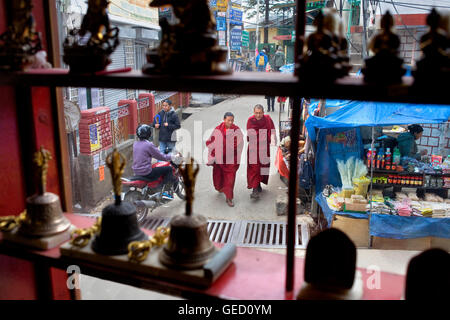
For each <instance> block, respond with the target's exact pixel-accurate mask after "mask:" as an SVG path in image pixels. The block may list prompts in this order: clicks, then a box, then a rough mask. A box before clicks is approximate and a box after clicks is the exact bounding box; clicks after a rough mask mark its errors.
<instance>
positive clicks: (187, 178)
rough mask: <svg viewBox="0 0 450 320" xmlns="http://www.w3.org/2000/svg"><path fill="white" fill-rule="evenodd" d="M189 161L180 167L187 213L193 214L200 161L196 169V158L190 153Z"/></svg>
mask: <svg viewBox="0 0 450 320" xmlns="http://www.w3.org/2000/svg"><path fill="white" fill-rule="evenodd" d="M187 158H188V161H187V162H185V164H184V167H181V166H180V168H179V170H180V172H181V175H182V176H183V182H184V187H185V190H186V215H187V216H190V215H192V202H193V200H194V189H195V177H196V176H197V174H198V171H199V170H200V167H199V165H198V163H196V165H197V166H196V168H195V170H194V159H193V158H191V157H190V155H188V157H187Z"/></svg>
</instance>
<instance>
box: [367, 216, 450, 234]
mask: <svg viewBox="0 0 450 320" xmlns="http://www.w3.org/2000/svg"><path fill="white" fill-rule="evenodd" d="M369 230H370V235H371V236H376V237H382V238H391V239H409V238H422V237H438V238H450V218H426V217H401V216H389V215H385V214H372V216H371V217H370V221H369Z"/></svg>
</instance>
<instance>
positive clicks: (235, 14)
mask: <svg viewBox="0 0 450 320" xmlns="http://www.w3.org/2000/svg"><path fill="white" fill-rule="evenodd" d="M230 23H231V24H235V25H242V11H241V10H238V9H230Z"/></svg>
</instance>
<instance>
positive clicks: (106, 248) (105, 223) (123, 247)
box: [92, 149, 148, 255]
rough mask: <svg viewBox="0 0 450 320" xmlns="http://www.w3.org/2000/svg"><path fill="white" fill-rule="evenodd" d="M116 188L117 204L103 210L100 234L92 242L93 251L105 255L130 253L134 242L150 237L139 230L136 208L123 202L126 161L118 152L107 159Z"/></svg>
mask: <svg viewBox="0 0 450 320" xmlns="http://www.w3.org/2000/svg"><path fill="white" fill-rule="evenodd" d="M106 164H107V165H108V167H109V169H110V171H111V177H112V181H113V186H114V197H115V203H114V204H110V205H108V206H107V207H105V208H103V211H102V223H101V227H100V234H99V235H97V236H96V238H95V239H94V241H93V242H92V250H94V251H95V252H97V253H100V254H105V255H120V254H126V253H128V244H129V243H130V242H132V241H142V240H146V239H147V238H148V237H147V236H146V235H145V233H144V232H142V230H141V229H140V228H139V224H138V222H137V216H136V208H135V206H134V205H132V204H131V203H129V202H122V201H121V196H120V194H121V188H122V182H121V180H120V178H121V176H122V173H123V171H124V169H125V164H126V160H125V158H124V157H123V156H122V155H121V154H120V153H119V152H118V151H117V150H116V149H114V151H113V152H112V153H111V154H109V155H108V156H107V157H106Z"/></svg>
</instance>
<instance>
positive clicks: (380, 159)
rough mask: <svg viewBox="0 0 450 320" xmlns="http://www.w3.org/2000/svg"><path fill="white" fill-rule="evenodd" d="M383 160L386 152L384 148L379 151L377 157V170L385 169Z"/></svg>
mask: <svg viewBox="0 0 450 320" xmlns="http://www.w3.org/2000/svg"><path fill="white" fill-rule="evenodd" d="M383 159H384V150H383V148H380V149H378V155H377V169H383Z"/></svg>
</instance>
